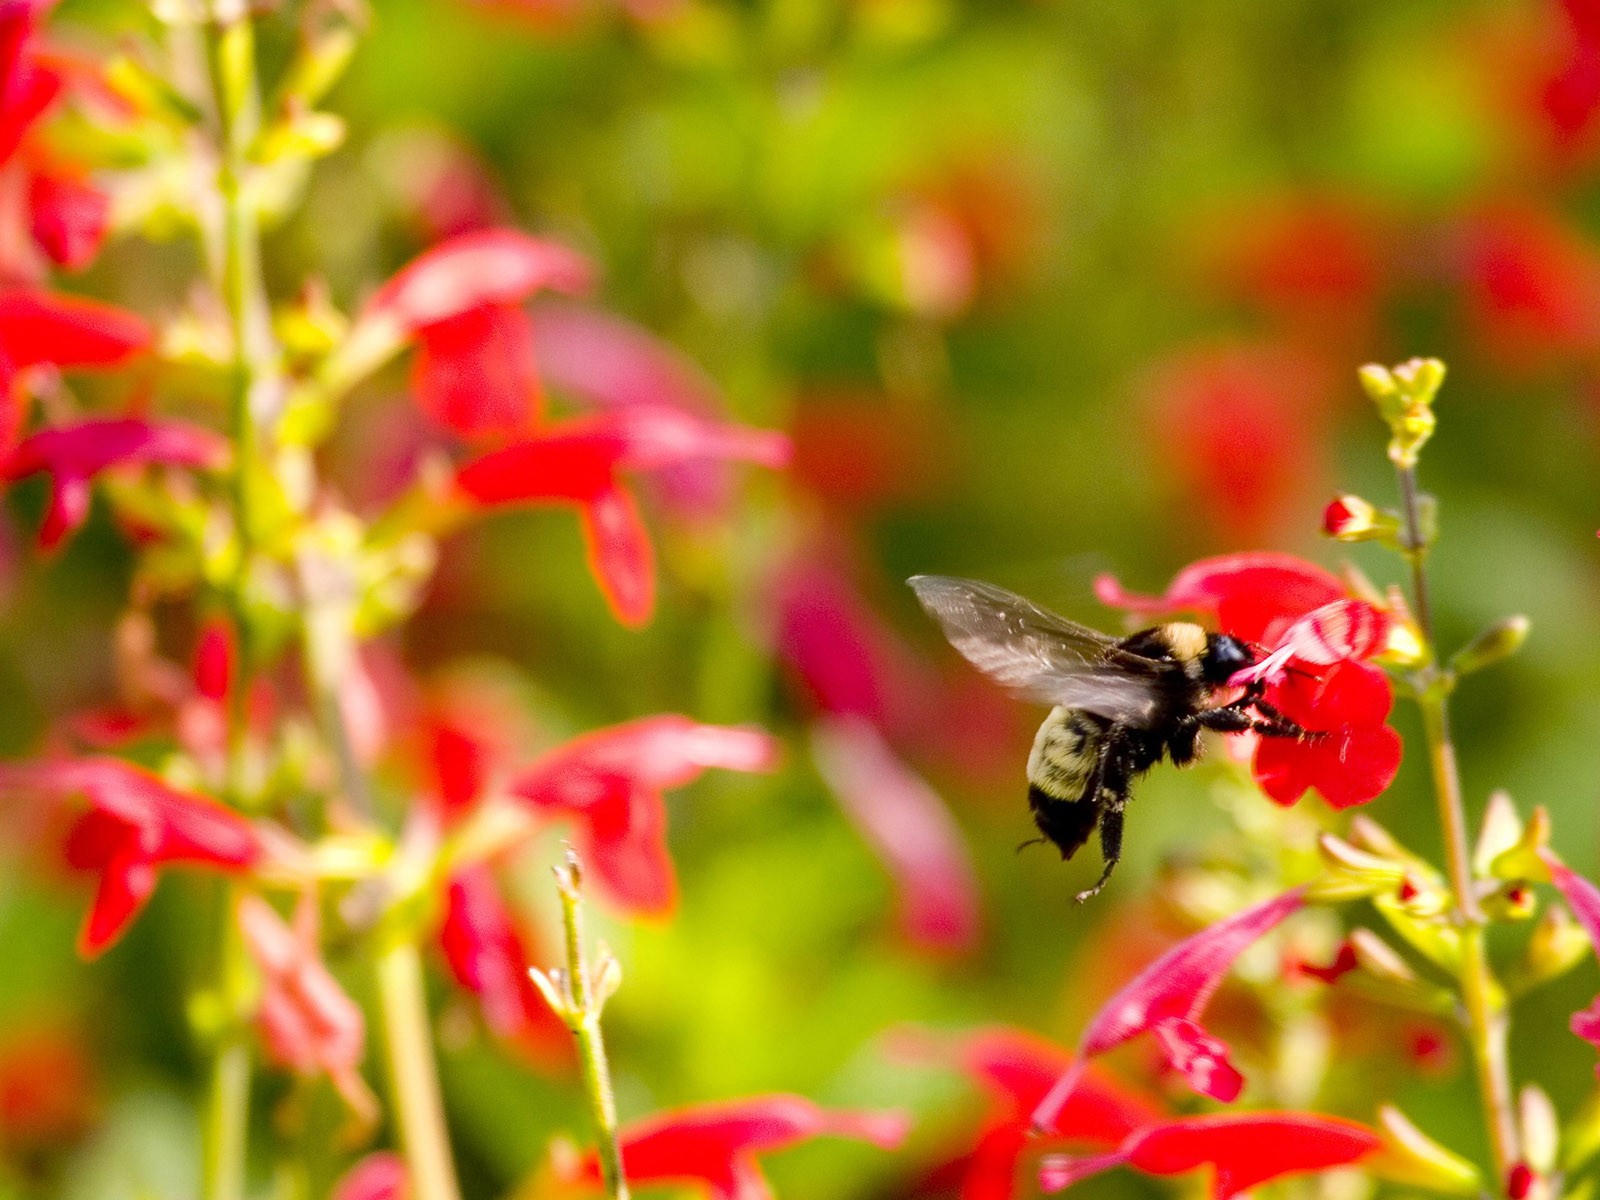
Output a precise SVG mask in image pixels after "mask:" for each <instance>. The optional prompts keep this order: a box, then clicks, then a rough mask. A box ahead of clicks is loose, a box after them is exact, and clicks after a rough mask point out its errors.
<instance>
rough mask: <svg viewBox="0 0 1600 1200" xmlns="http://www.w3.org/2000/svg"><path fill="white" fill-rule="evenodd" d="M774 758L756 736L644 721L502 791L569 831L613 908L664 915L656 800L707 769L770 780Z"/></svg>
mask: <svg viewBox="0 0 1600 1200" xmlns="http://www.w3.org/2000/svg"><path fill="white" fill-rule="evenodd" d="M777 753H778V747H777V743H776V742H775V741H774V740H773V738H772V737H771V735H769V734H766V733H763V732H762V731H761V730H759V729H741V728H730V727H727V726H722V725H701V724H699V723H698V722H696V721H691V720H690V719H689V718H688V717H679V716H659V717H645V718H643V719H642V720H638V721H631V722H629V723H627V724H625V725H615V726H612V727H611V728H609V729H601V730H596V731H595V732H593V733H589V734H585V735H584V736H582V737H579V738H576V739H574V740H573V741H571V742H568V743H567V744H566V745H565V746H562V747H559V748H558V749H556V750H553V751H551V752H550V753H549V754H547V755H545V756H544V757H543V758H542V759H540V760H539V761H538V762H536V763H535V764H534V765H533V766H532V767H530V768H529V769H528V770H526V771H524V772H522V773H521V774H520V775H518V776H517V777H516V778H515V779H513V780H512V781H511V783H510V785H509V787H508V791H509V792H510V794H512V795H514V796H518V797H521V798H522V799H523V800H525V801H527V802H528V803H529V804H531V805H532V806H533V807H534V808H535V809H537V810H539V811H542V812H546V813H550V814H559V815H562V816H565V817H567V818H569V819H570V820H572V821H574V822H575V823H576V824H577V826H578V829H577V840H578V846H579V850H578V852H579V855H580V856H581V857H582V859H583V861H584V864H585V865H586V866H588V867H590V868H592V869H593V871H594V873H595V876H596V878H597V879H598V880H599V882H600V884H601V886H602V887H603V888H604V890H605V891H606V892H607V893H608V894H609V895H610V896H611V898H612V899H613V900H614V901H615V902H616V903H617V904H619V905H621V906H622V907H623V908H624V909H626V910H628V911H630V912H634V913H638V914H642V915H663V914H665V913H667V912H670V911H671V910H672V908H673V906H674V904H675V903H676V900H677V881H676V879H675V878H674V876H673V871H672V860H671V859H670V858H669V857H668V856H667V846H666V805H665V802H664V800H663V797H662V793H663V792H664V791H666V790H667V789H669V788H679V787H683V786H685V785H686V784H689V783H691V782H693V781H694V780H695V779H697V778H699V776H700V775H701V773H702V772H704V771H705V770H707V769H708V768H711V767H720V768H723V769H725V770H731V771H770V770H772V768H773V766H774V765H775V763H776V761H777Z"/></svg>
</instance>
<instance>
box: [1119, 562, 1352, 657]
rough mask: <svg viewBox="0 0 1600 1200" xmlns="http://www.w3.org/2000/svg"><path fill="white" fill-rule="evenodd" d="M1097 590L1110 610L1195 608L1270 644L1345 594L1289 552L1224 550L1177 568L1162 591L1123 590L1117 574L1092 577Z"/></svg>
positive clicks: (1325, 575) (1145, 611) (1229, 628)
mask: <svg viewBox="0 0 1600 1200" xmlns="http://www.w3.org/2000/svg"><path fill="white" fill-rule="evenodd" d="M1095 594H1096V595H1098V596H1099V597H1100V599H1101V601H1102V602H1103V603H1105V604H1108V605H1110V606H1111V607H1113V608H1123V609H1127V610H1128V611H1130V612H1134V613H1140V614H1147V615H1157V614H1167V613H1182V612H1194V613H1202V614H1207V615H1210V616H1212V617H1214V618H1215V619H1216V621H1217V624H1218V625H1219V627H1220V628H1222V629H1223V630H1224V631H1226V632H1228V633H1231V634H1234V635H1235V636H1237V637H1241V638H1243V639H1245V640H1246V641H1249V642H1258V643H1261V644H1263V645H1272V644H1274V643H1275V642H1276V640H1277V637H1278V635H1279V634H1280V633H1282V631H1283V630H1284V629H1285V628H1287V627H1288V625H1289V623H1290V622H1292V621H1294V620H1295V619H1297V618H1299V617H1302V616H1304V615H1305V614H1306V613H1308V612H1310V611H1311V610H1312V609H1314V608H1318V607H1320V606H1322V605H1324V604H1327V603H1330V602H1331V601H1334V600H1338V599H1341V598H1343V596H1344V594H1345V589H1344V585H1343V584H1342V583H1341V582H1340V581H1339V579H1338V577H1337V576H1335V575H1333V574H1332V573H1330V572H1328V571H1326V570H1324V569H1323V568H1321V567H1319V566H1317V565H1316V564H1315V563H1309V562H1306V561H1305V560H1303V559H1299V558H1296V557H1294V556H1293V555H1291V554H1274V553H1254V554H1224V555H1220V556H1218V557H1216V558H1205V559H1201V560H1200V561H1199V562H1196V563H1193V564H1191V565H1190V566H1187V567H1185V568H1184V569H1183V570H1181V571H1179V572H1178V574H1177V575H1176V576H1174V577H1173V580H1172V583H1171V584H1170V585H1169V586H1168V588H1167V591H1166V593H1165V595H1162V596H1141V595H1137V594H1135V593H1131V592H1125V591H1123V589H1122V585H1121V584H1120V583H1118V582H1117V580H1116V579H1115V577H1113V576H1110V575H1102V576H1100V577H1099V578H1098V579H1096V580H1095Z"/></svg>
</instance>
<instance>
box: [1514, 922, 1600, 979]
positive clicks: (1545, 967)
mask: <svg viewBox="0 0 1600 1200" xmlns="http://www.w3.org/2000/svg"><path fill="white" fill-rule="evenodd" d="M1588 956H1589V938H1588V935H1587V934H1586V933H1584V931H1583V928H1582V926H1580V925H1579V924H1578V923H1577V922H1576V921H1574V920H1573V919H1572V914H1571V913H1569V912H1568V911H1567V910H1566V909H1565V908H1564V907H1562V906H1561V905H1559V904H1552V905H1550V906H1549V907H1548V908H1546V909H1545V910H1544V915H1543V916H1541V917H1540V918H1539V920H1538V921H1537V922H1536V923H1535V924H1534V927H1533V932H1532V933H1531V934H1530V935H1529V937H1528V945H1527V948H1526V949H1525V950H1524V951H1523V959H1522V966H1521V968H1520V969H1519V970H1518V971H1517V972H1516V974H1515V976H1514V978H1515V979H1516V981H1517V984H1518V987H1519V989H1520V990H1521V991H1527V990H1529V989H1530V988H1534V987H1537V986H1538V985H1539V984H1541V983H1546V982H1548V981H1549V980H1552V979H1556V978H1559V977H1560V976H1562V975H1565V974H1566V973H1567V972H1568V971H1570V970H1572V968H1573V967H1575V966H1577V965H1578V964H1579V963H1580V962H1582V961H1583V960H1584V959H1586V958H1587V957H1588Z"/></svg>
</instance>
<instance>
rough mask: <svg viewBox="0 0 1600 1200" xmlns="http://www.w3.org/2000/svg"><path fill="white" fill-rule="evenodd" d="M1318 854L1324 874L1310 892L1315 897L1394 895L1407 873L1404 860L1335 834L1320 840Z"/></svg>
mask: <svg viewBox="0 0 1600 1200" xmlns="http://www.w3.org/2000/svg"><path fill="white" fill-rule="evenodd" d="M1317 854H1318V857H1319V858H1321V860H1322V869H1323V870H1322V874H1321V875H1320V876H1319V877H1318V878H1317V879H1315V880H1314V881H1312V883H1311V885H1310V888H1309V889H1308V891H1307V893H1306V894H1307V896H1308V897H1309V898H1311V899H1313V900H1318V901H1334V902H1337V901H1341V900H1360V899H1363V898H1365V897H1368V896H1377V895H1382V894H1385V893H1388V894H1392V893H1393V892H1394V890H1395V889H1396V888H1397V887H1398V886H1399V884H1400V880H1401V879H1402V878H1403V877H1404V875H1405V865H1404V864H1403V863H1399V862H1396V861H1395V860H1393V859H1391V858H1387V857H1384V856H1381V855H1377V854H1371V853H1368V852H1367V851H1365V850H1361V849H1359V848H1357V847H1355V846H1352V845H1351V844H1350V843H1349V842H1347V841H1345V840H1344V839H1343V838H1339V837H1335V836H1334V835H1333V834H1331V833H1325V834H1323V835H1322V836H1321V837H1319V838H1318V839H1317Z"/></svg>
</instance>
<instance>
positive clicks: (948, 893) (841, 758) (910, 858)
mask: <svg viewBox="0 0 1600 1200" xmlns="http://www.w3.org/2000/svg"><path fill="white" fill-rule="evenodd" d="M812 747H813V753H814V754H815V756H816V759H817V765H818V767H819V768H820V770H821V772H822V776H823V778H824V779H825V780H826V781H827V783H828V786H829V787H830V788H831V789H832V791H833V793H834V795H835V796H836V797H837V798H838V800H839V803H840V805H841V807H842V808H843V809H844V811H845V813H846V815H847V816H849V817H850V819H851V820H852V821H853V822H854V823H855V825H856V826H857V828H858V829H860V830H861V832H862V833H863V835H864V836H865V837H866V839H867V841H868V842H869V843H870V844H871V845H872V847H873V848H874V849H875V850H876V851H877V854H878V857H879V859H880V860H882V861H883V863H884V864H885V865H886V866H887V867H888V868H889V870H890V872H891V873H892V874H893V876H894V880H895V887H896V891H897V893H898V895H899V904H900V921H901V924H902V926H903V927H904V929H905V931H906V934H907V936H909V937H910V938H911V939H912V940H913V941H915V942H917V943H919V944H921V945H925V946H929V947H933V948H937V949H945V950H962V949H966V948H969V947H971V946H972V945H973V944H974V943H975V942H976V940H977V938H978V936H979V933H980V916H979V909H978V881H977V874H976V872H975V870H974V869H973V866H972V859H971V856H970V855H969V853H968V852H967V844H966V840H965V839H964V838H963V837H962V834H961V829H960V827H959V826H958V825H957V824H956V823H955V819H954V818H953V817H951V815H950V810H949V809H948V808H947V807H946V806H945V803H944V801H943V800H941V799H940V798H939V796H938V794H937V793H935V792H934V790H933V789H932V788H930V787H929V786H928V785H927V784H926V783H924V782H923V781H922V779H920V778H919V777H918V776H917V775H916V774H914V773H913V772H912V771H911V769H910V768H909V767H907V766H906V765H905V763H903V762H901V761H900V759H899V758H898V757H897V756H896V755H895V753H894V751H893V750H891V749H890V748H889V745H888V744H887V743H886V742H885V741H884V740H883V737H882V735H881V734H879V733H878V731H877V730H876V729H874V728H873V727H872V725H870V724H869V723H868V722H866V721H865V720H863V719H860V718H850V717H837V718H833V719H824V720H822V721H819V722H818V723H817V725H816V726H815V728H814V730H813V733H812Z"/></svg>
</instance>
